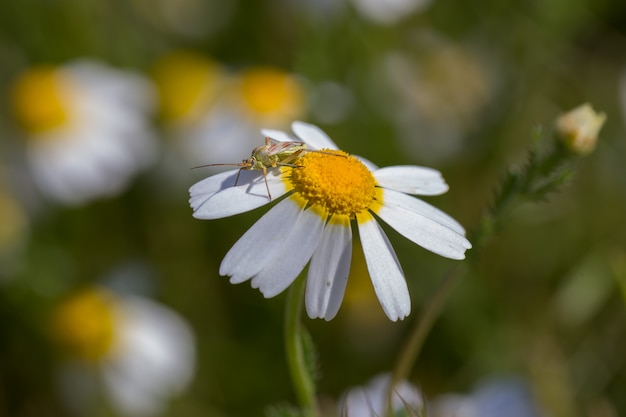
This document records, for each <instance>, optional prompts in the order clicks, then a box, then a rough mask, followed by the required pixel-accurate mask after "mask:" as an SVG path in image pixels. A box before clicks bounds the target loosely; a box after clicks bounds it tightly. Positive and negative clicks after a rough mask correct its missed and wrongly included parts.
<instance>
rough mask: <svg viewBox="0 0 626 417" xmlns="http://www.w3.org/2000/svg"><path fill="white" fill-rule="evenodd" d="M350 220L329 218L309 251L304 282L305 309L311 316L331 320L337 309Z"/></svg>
mask: <svg viewBox="0 0 626 417" xmlns="http://www.w3.org/2000/svg"><path fill="white" fill-rule="evenodd" d="M351 259H352V230H351V228H350V221H349V220H347V219H346V220H345V221H343V222H341V223H338V222H335V221H333V220H331V221H330V222H329V223H328V224H327V225H326V227H325V228H324V232H323V233H322V238H321V240H320V243H319V245H318V247H317V249H316V250H315V253H314V254H313V258H312V259H311V265H309V274H308V277H307V283H306V311H307V313H308V315H309V317H311V318H312V319H314V318H323V319H325V320H331V319H332V318H333V317H335V315H336V314H337V311H339V306H341V301H343V295H344V293H345V290H346V283H347V282H348V274H349V273H350V261H351Z"/></svg>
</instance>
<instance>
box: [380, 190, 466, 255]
mask: <svg viewBox="0 0 626 417" xmlns="http://www.w3.org/2000/svg"><path fill="white" fill-rule="evenodd" d="M383 201H384V204H382V205H381V206H379V207H378V208H377V210H376V214H377V215H378V216H379V217H380V218H381V219H383V220H384V221H385V222H386V223H387V224H389V226H391V227H393V228H394V229H395V230H396V231H397V232H398V233H400V234H401V235H402V236H404V237H406V238H407V239H409V240H411V241H413V242H415V243H417V244H418V245H420V246H421V247H423V248H425V249H428V250H429V251H431V252H434V253H436V254H438V255H441V256H445V257H446V258H451V259H464V258H465V251H466V250H467V249H469V248H471V247H472V245H471V243H470V242H469V241H468V240H467V239H466V238H465V236H463V230H462V227H461V226H460V225H459V224H458V223H457V222H456V220H454V219H452V218H451V217H449V216H448V215H447V214H445V213H443V212H442V211H439V210H438V209H436V208H434V207H432V206H431V205H429V204H427V203H424V202H423V201H421V200H418V199H417V198H413V197H410V196H407V195H406V194H402V193H399V192H396V191H391V190H384V191H383Z"/></svg>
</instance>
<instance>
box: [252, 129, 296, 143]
mask: <svg viewBox="0 0 626 417" xmlns="http://www.w3.org/2000/svg"><path fill="white" fill-rule="evenodd" d="M261 134H263V136H265V137H269V138H272V139H274V140H277V141H278V142H299V140H298V139H296V138H294V137H293V136H291V135H289V134H288V133H286V132H283V131H282V130H274V129H261Z"/></svg>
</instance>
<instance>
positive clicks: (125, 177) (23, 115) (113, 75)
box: [12, 61, 156, 205]
mask: <svg viewBox="0 0 626 417" xmlns="http://www.w3.org/2000/svg"><path fill="white" fill-rule="evenodd" d="M12 98H13V102H12V104H13V110H14V112H15V115H16V118H17V119H18V120H19V122H21V124H22V126H23V128H24V132H25V135H24V138H25V142H26V146H25V150H26V160H27V163H28V166H29V168H30V171H31V172H32V176H33V180H34V182H35V183H36V185H37V186H38V188H39V189H40V190H41V192H42V193H43V194H45V195H46V196H47V197H49V198H51V199H53V200H56V201H58V202H60V203H63V204H68V205H79V204H83V203H86V202H88V201H90V200H92V199H95V198H98V197H103V196H110V195H116V194H118V193H120V192H121V191H123V189H124V188H125V187H126V186H127V185H128V183H129V182H130V180H131V178H132V177H133V176H134V175H135V174H136V172H137V171H138V170H140V169H141V168H143V167H145V166H146V165H147V164H149V163H150V162H152V160H153V159H154V156H155V154H156V146H155V145H156V144H155V142H154V136H153V134H152V131H151V128H150V122H149V119H148V115H149V113H150V112H151V111H152V108H153V107H154V99H155V94H154V91H153V89H152V85H151V84H150V83H149V82H148V81H147V80H145V79H144V78H142V77H141V76H139V75H136V74H132V73H128V72H124V71H121V70H116V69H113V68H110V67H108V66H106V65H103V64H100V63H97V62H93V61H77V62H73V63H69V64H66V65H63V66H52V65H50V66H46V65H42V66H37V67H32V68H30V69H28V70H27V71H25V72H24V73H22V74H20V76H19V77H18V78H17V79H16V80H15V83H14V88H13V97H12Z"/></svg>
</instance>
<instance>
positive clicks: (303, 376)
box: [285, 276, 320, 417]
mask: <svg viewBox="0 0 626 417" xmlns="http://www.w3.org/2000/svg"><path fill="white" fill-rule="evenodd" d="M305 282H306V281H305V280H304V278H303V277H302V276H300V277H298V278H297V279H296V280H295V282H294V283H293V284H291V286H290V287H289V290H288V292H287V302H286V305H285V350H286V353H287V363H288V366H289V372H290V373H291V379H292V382H293V386H294V389H295V391H296V395H297V397H298V402H299V403H300V407H301V408H302V411H303V415H304V416H306V417H317V416H319V415H320V414H319V410H318V408H317V402H316V401H315V384H314V382H313V378H312V376H311V374H310V372H309V370H308V367H307V363H306V358H305V355H304V346H303V334H302V328H301V323H300V316H301V314H302V300H303V299H304V289H305Z"/></svg>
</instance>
